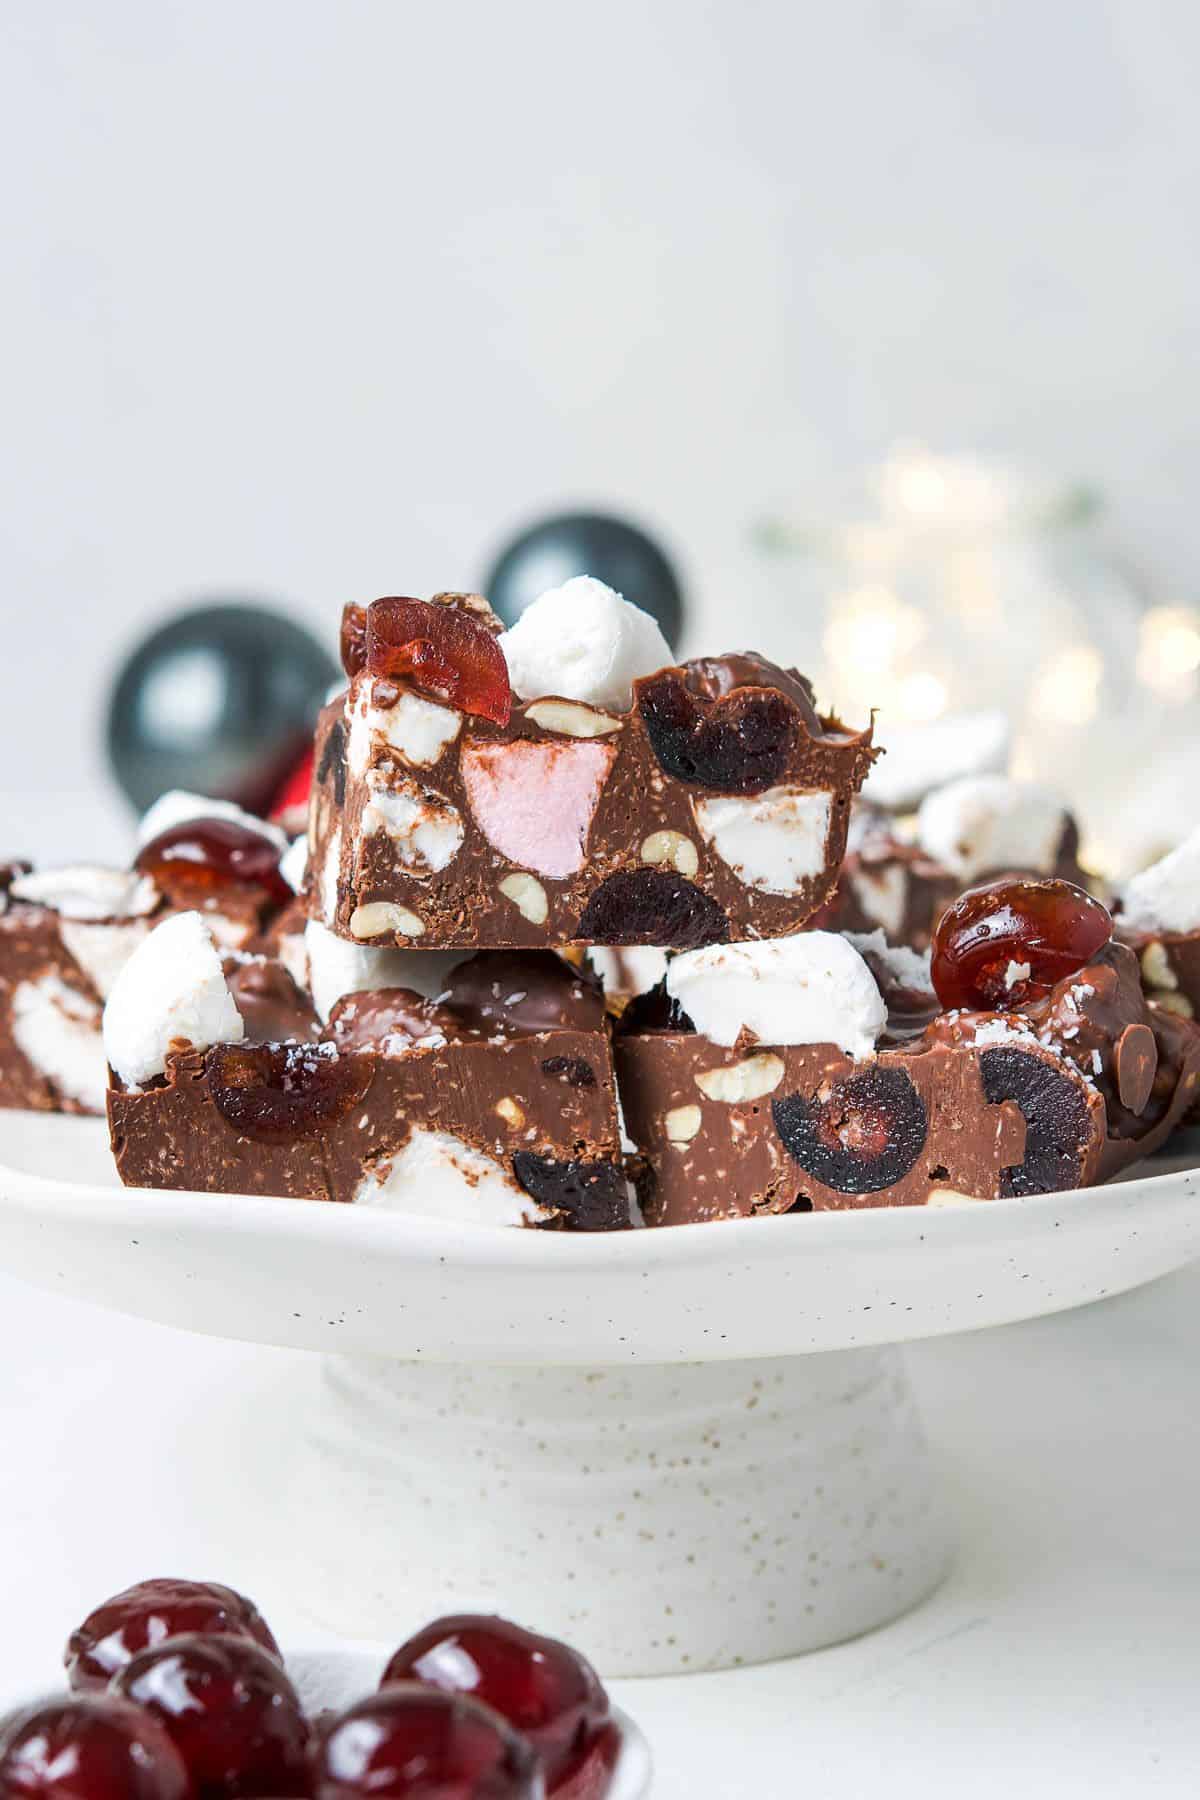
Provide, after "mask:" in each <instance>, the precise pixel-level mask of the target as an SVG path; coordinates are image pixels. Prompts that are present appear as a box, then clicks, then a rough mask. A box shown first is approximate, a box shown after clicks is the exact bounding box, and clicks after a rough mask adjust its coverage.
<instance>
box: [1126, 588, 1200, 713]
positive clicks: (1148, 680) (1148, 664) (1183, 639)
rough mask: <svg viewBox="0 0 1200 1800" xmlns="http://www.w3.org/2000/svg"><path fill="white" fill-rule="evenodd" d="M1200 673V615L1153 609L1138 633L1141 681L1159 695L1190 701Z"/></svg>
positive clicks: (1181, 608) (1183, 610)
mask: <svg viewBox="0 0 1200 1800" xmlns="http://www.w3.org/2000/svg"><path fill="white" fill-rule="evenodd" d="M1197 670H1200V613H1198V612H1196V611H1195V610H1194V609H1193V608H1191V607H1187V606H1152V607H1151V608H1150V610H1149V612H1148V613H1147V614H1146V616H1145V618H1144V619H1143V620H1142V623H1141V629H1140V631H1139V632H1138V652H1137V674H1138V680H1139V681H1141V682H1143V683H1144V684H1145V686H1146V687H1148V688H1151V689H1152V690H1153V691H1154V692H1155V693H1157V694H1164V695H1166V696H1167V697H1168V698H1179V699H1183V698H1187V699H1190V698H1191V697H1192V695H1193V693H1194V692H1195V688H1196V674H1197Z"/></svg>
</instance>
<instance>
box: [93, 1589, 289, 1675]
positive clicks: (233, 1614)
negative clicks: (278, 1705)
mask: <svg viewBox="0 0 1200 1800" xmlns="http://www.w3.org/2000/svg"><path fill="white" fill-rule="evenodd" d="M195 1632H201V1633H204V1634H205V1635H207V1636H228V1637H242V1638H250V1639H251V1640H252V1641H253V1642H254V1643H256V1644H260V1645H261V1646H262V1647H263V1649H264V1650H268V1651H269V1652H270V1653H271V1655H272V1656H274V1657H275V1658H276V1659H278V1657H279V1646H278V1644H277V1643H276V1642H275V1639H274V1637H273V1636H272V1635H271V1628H270V1626H269V1625H268V1624H267V1622H266V1620H265V1619H264V1618H263V1616H262V1614H261V1613H260V1612H259V1610H258V1608H257V1607H256V1606H255V1604H254V1602H253V1601H252V1600H248V1599H247V1598H246V1596H245V1595H244V1594H239V1593H237V1592H236V1591H235V1590H234V1589H233V1588H231V1587H225V1586H223V1585H222V1583H220V1582H217V1581H182V1580H179V1579H177V1578H175V1577H172V1576H161V1577H157V1578H154V1579H152V1580H149V1581H139V1582H136V1583H135V1584H134V1586H133V1587H129V1588H124V1589H123V1590H122V1592H121V1593H119V1594H114V1595H113V1596H112V1598H111V1599H110V1600H105V1601H104V1602H103V1604H102V1605H100V1606H98V1607H96V1608H95V1609H94V1611H92V1612H90V1613H89V1614H88V1616H87V1618H86V1619H84V1621H83V1623H82V1624H81V1625H78V1626H76V1628H75V1630H74V1631H73V1632H72V1633H71V1636H70V1638H69V1639H68V1640H67V1647H66V1651H65V1653H64V1655H63V1661H64V1663H65V1664H66V1669H67V1678H68V1680H69V1682H70V1684H71V1686H72V1687H73V1688H74V1689H75V1690H76V1691H77V1692H80V1691H86V1690H89V1689H93V1690H94V1689H97V1688H105V1687H107V1686H108V1683H109V1681H110V1680H111V1679H112V1677H113V1676H114V1675H115V1674H116V1673H117V1671H118V1670H119V1669H123V1668H124V1667H125V1664H126V1663H127V1662H129V1661H130V1660H131V1659H132V1658H133V1657H135V1656H136V1655H138V1653H139V1652H140V1651H142V1650H145V1649H147V1648H152V1647H153V1646H155V1645H157V1644H161V1643H163V1642H164V1640H165V1639H167V1638H169V1637H177V1636H179V1635H180V1634H181V1633H195Z"/></svg>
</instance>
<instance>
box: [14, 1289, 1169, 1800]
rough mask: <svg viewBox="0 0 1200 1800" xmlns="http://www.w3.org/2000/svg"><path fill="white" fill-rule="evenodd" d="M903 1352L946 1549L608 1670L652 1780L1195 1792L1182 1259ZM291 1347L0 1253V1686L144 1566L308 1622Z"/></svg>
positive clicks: (923, 1794) (296, 1626)
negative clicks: (137, 1315)
mask: <svg viewBox="0 0 1200 1800" xmlns="http://www.w3.org/2000/svg"><path fill="white" fill-rule="evenodd" d="M910 1357H911V1364H912V1369H913V1373H914V1376H915V1379H916V1387H917V1393H918V1397H919V1399H920V1400H921V1402H922V1404H923V1406H924V1410H925V1415H926V1419H927V1422H928V1425H929V1428H930V1433H931V1436H932V1438H933V1441H934V1445H935V1448H936V1450H937V1452H938V1455H939V1460H940V1463H941V1466H942V1468H943V1470H944V1474H945V1478H946V1481H947V1483H948V1484H949V1487H950V1491H951V1494H952V1497H953V1500H954V1505H955V1512H956V1514H957V1519H958V1529H959V1534H960V1539H961V1545H962V1547H961V1550H960V1554H959V1559H958V1563H957V1566H956V1568H955V1571H954V1573H953V1575H952V1576H951V1578H950V1580H949V1581H948V1582H947V1583H946V1585H945V1586H944V1587H943V1588H942V1589H941V1591H940V1592H939V1593H938V1594H937V1595H936V1596H935V1597H934V1598H933V1599H932V1600H931V1601H929V1602H928V1603H927V1604H926V1605H925V1606H923V1607H921V1608H919V1609H918V1610H917V1611H916V1612H915V1613H913V1614H911V1615H910V1616H909V1617H908V1618H907V1619H904V1620H901V1621H900V1622H899V1623H898V1624H896V1625H893V1626H891V1627H889V1628H888V1629H887V1630H885V1631H880V1632H875V1633H873V1634H872V1635H870V1636H868V1637H865V1638H862V1639H860V1640H859V1641H858V1642H857V1643H854V1644H846V1645H843V1646H841V1647H840V1648H838V1649H834V1650H828V1651H823V1652H821V1653H819V1654H818V1655H815V1656H809V1657H804V1658H800V1659H797V1660H794V1661H791V1662H782V1663H775V1664H772V1665H770V1666H768V1667H765V1668H761V1669H743V1670H739V1671H737V1672H735V1673H731V1674H726V1675H712V1676H709V1675H703V1676H701V1675H689V1676H684V1677H681V1678H679V1679H675V1680H670V1681H637V1682H634V1681H630V1682H621V1683H618V1684H617V1688H616V1691H617V1694H618V1696H619V1698H620V1700H621V1703H622V1704H623V1705H624V1706H625V1707H626V1708H627V1710H628V1711H630V1712H631V1713H634V1714H635V1715H636V1716H637V1718H638V1720H639V1721H640V1722H641V1724H642V1725H643V1727H644V1728H645V1730H646V1732H647V1734H648V1735H649V1737H650V1739H651V1741H652V1744H653V1748H654V1752H655V1757H656V1761H657V1765H658V1771H659V1773H658V1779H657V1781H656V1784H655V1788H654V1795H653V1800H876V1796H878V1795H881V1794H886V1795H887V1796H888V1800H965V1797H967V1796H969V1797H970V1800H1014V1796H1015V1797H1017V1800H1021V1797H1023V1796H1028V1797H1030V1800H1149V1797H1151V1796H1153V1797H1154V1800H1159V1797H1161V1796H1170V1797H1171V1800H1195V1796H1196V1794H1197V1793H1198V1792H1200V1703H1198V1701H1197V1693H1198V1691H1200V1531H1198V1527H1197V1521H1198V1520H1200V1431H1198V1428H1197V1424H1196V1371H1197V1368H1198V1367H1200V1265H1195V1266H1193V1267H1192V1268H1191V1269H1188V1270H1185V1271H1184V1272H1183V1273H1181V1274H1179V1275H1175V1276H1172V1277H1170V1278H1168V1279H1167V1280H1165V1281H1161V1282H1158V1283H1156V1284H1155V1285H1154V1286H1152V1287H1148V1288H1144V1289H1142V1290H1141V1291H1140V1292H1137V1293H1133V1294H1127V1295H1124V1296H1122V1297H1121V1298H1120V1299H1117V1300H1111V1301H1106V1302H1103V1303H1101V1304H1100V1305H1098V1306H1093V1307H1089V1308H1087V1309H1086V1310H1084V1311H1081V1312H1076V1313H1071V1314H1066V1315H1063V1316H1062V1317H1059V1318H1053V1319H1045V1320H1042V1321H1040V1322H1037V1323H1034V1324H1029V1325H1019V1326H1009V1327H1007V1328H1005V1329H1003V1330H999V1331H984V1332H977V1333H974V1334H973V1335H970V1336H966V1337H960V1338H953V1339H947V1340H943V1341H942V1342H940V1343H929V1344H924V1345H918V1346H917V1347H916V1348H915V1349H914V1350H913V1351H912V1352H910ZM317 1366H318V1365H317V1361H316V1359H315V1358H313V1357H310V1356H308V1355H306V1354H305V1353H303V1352H299V1351H283V1350H256V1349H251V1348H249V1347H247V1346H244V1345H235V1344H223V1343H217V1342H212V1341H209V1340H206V1339H203V1338H197V1337H186V1336H184V1335H183V1334H182V1333H175V1332H170V1331H167V1330H165V1329H163V1328H162V1327H159V1326H152V1325H145V1324H140V1323H135V1322H134V1321H132V1320H126V1319H120V1318H117V1317H115V1316H113V1315H109V1314H104V1313H101V1312H100V1311H98V1310H95V1309H93V1308H91V1307H87V1306H81V1305H77V1304H72V1303H70V1302H67V1301H63V1300H56V1299H53V1298H46V1297H43V1296H42V1295H40V1294H37V1293H35V1292H34V1291H33V1290H32V1289H29V1288H23V1287H20V1286H18V1284H17V1283H15V1282H12V1281H9V1280H6V1279H5V1278H4V1277H2V1276H0V1367H2V1368H3V1369H4V1371H5V1374H4V1379H3V1381H0V1447H2V1450H0V1613H2V1619H3V1628H2V1629H0V1708H3V1706H4V1705H5V1704H7V1702H8V1701H10V1700H13V1699H17V1698H19V1697H21V1696H23V1695H27V1694H30V1693H33V1692H38V1691H41V1690H45V1689H47V1688H48V1687H51V1686H52V1685H53V1684H54V1682H55V1679H56V1677H57V1674H58V1669H59V1657H60V1654H61V1648H62V1642H63V1640H64V1638H65V1637H66V1634H67V1632H68V1630H69V1629H70V1627H71V1626H72V1625H73V1624H75V1623H76V1622H77V1621H78V1619H79V1618H80V1617H82V1615H83V1614H84V1613H85V1612H87V1611H88V1610H89V1609H90V1608H91V1606H92V1605H94V1604H96V1603H97V1602H98V1601H99V1600H100V1599H102V1598H103V1597H104V1596H105V1595H107V1594H108V1593H111V1592H112V1591H114V1590H115V1589H117V1588H120V1587H123V1586H124V1585H125V1584H126V1583H127V1582H130V1581H133V1580H138V1579H140V1578H142V1577H144V1576H146V1575H151V1574H160V1575H161V1574H176V1575H194V1576H201V1577H205V1576H206V1577H209V1578H213V1579H223V1580H226V1581H229V1582H232V1583H233V1584H234V1585H237V1586H242V1587H244V1588H246V1589H248V1590H249V1591H250V1592H251V1593H252V1594H253V1595H254V1597H255V1598H256V1599H257V1600H258V1601H259V1602H260V1603H261V1605H262V1606H263V1609H264V1611H265V1612H266V1614H267V1617H268V1618H269V1619H270V1620H271V1622H272V1624H273V1625H274V1627H275V1630H276V1632H277V1633H278V1635H279V1637H280V1638H281V1639H282V1640H283V1642H284V1643H285V1644H286V1643H288V1642H291V1643H293V1644H295V1643H297V1642H298V1641H301V1640H303V1641H307V1642H311V1641H312V1639H311V1634H310V1633H309V1632H308V1631H307V1630H306V1628H305V1627H304V1625H303V1622H302V1612H303V1607H302V1601H303V1597H304V1593H305V1581H306V1565H305V1560H304V1551H303V1545H304V1493H303V1490H302V1489H301V1487H300V1486H299V1485H298V1483H297V1481H296V1479H295V1475H296V1469H297V1466H298V1465H297V1460H296V1449H297V1444H298V1433H299V1432H300V1431H302V1429H303V1421H304V1416H305V1409H306V1401H307V1397H308V1395H309V1393H310V1391H311V1385H310V1384H311V1383H312V1382H313V1381H314V1380H315V1377H316V1372H317ZM297 1544H299V1548H297ZM419 1623H421V1621H418V1620H414V1619H398V1620H397V1621H396V1631H395V1637H396V1640H397V1642H399V1641H400V1640H401V1639H402V1638H403V1637H405V1636H407V1635H408V1633H409V1631H410V1630H412V1629H413V1628H415V1626H416V1625H417V1624H419ZM529 1623H531V1624H536V1621H535V1620H530V1621H529ZM583 1648H586V1646H583Z"/></svg>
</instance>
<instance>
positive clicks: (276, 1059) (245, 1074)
mask: <svg viewBox="0 0 1200 1800" xmlns="http://www.w3.org/2000/svg"><path fill="white" fill-rule="evenodd" d="M205 1067H206V1069H207V1072H208V1088H209V1092H210V1094H211V1095H212V1098H213V1102H214V1104H215V1106H216V1108H217V1111H218V1112H219V1113H220V1114H221V1117H222V1118H223V1119H225V1120H226V1121H227V1122H228V1123H229V1124H230V1125H232V1126H233V1128H234V1130H235V1131H236V1132H238V1133H239V1134H240V1135H241V1136H242V1137H248V1138H255V1139H258V1140H259V1141H260V1142H262V1143H284V1142H290V1141H292V1140H294V1139H296V1138H302V1137H311V1136H313V1135H314V1133H316V1132H318V1131H323V1130H324V1129H325V1128H326V1126H329V1125H333V1124H336V1122H337V1121H338V1120H339V1119H340V1118H343V1117H344V1116H345V1114H346V1113H348V1112H349V1111H350V1108H351V1107H352V1106H357V1105H358V1102H359V1101H360V1100H361V1099H362V1097H363V1095H364V1094H365V1093H366V1091H367V1089H368V1088H369V1087H370V1085H371V1079H372V1076H373V1075H374V1072H375V1070H374V1065H373V1063H372V1062H371V1060H370V1059H369V1058H368V1057H365V1056H353V1055H350V1056H342V1055H340V1054H339V1052H338V1048H337V1046H336V1045H335V1044H332V1043H330V1042H328V1040H326V1041H325V1042H323V1043H320V1044H215V1045H214V1046H213V1048H212V1049H211V1050H210V1051H209V1052H208V1055H207V1057H206V1059H205Z"/></svg>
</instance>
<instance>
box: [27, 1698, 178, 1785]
mask: <svg viewBox="0 0 1200 1800" xmlns="http://www.w3.org/2000/svg"><path fill="white" fill-rule="evenodd" d="M0 1795H3V1796H4V1800H25V1797H26V1796H27V1797H28V1800H34V1797H35V1796H38V1797H40V1800H191V1797H192V1789H191V1783H190V1781H189V1779H188V1772H187V1770H186V1768H185V1767H184V1763H183V1758H182V1757H181V1756H180V1754H179V1752H178V1750H176V1748H175V1746H174V1744H173V1743H172V1742H171V1740H170V1738H169V1737H168V1736H167V1734H166V1732H165V1731H164V1730H163V1728H162V1726H161V1725H160V1724H159V1723H158V1721H157V1719H152V1718H150V1717H149V1716H148V1715H147V1714H146V1713H144V1712H142V1710H141V1709H140V1707H137V1706H133V1705H131V1704H130V1702H129V1701H128V1700H122V1699H121V1698H120V1697H119V1696H117V1695H115V1694H74V1695H71V1696H69V1697H68V1696H65V1695H64V1697H63V1698H62V1699H60V1700H46V1701H43V1702H42V1703H41V1704H40V1705H38V1706H32V1707H30V1708H29V1709H28V1710H27V1711H25V1712H21V1713H17V1714H15V1715H14V1717H12V1718H11V1719H8V1720H6V1721H5V1723H4V1724H3V1725H2V1726H0Z"/></svg>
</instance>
